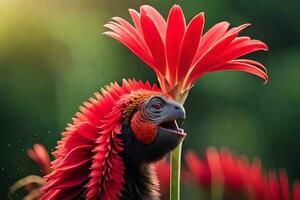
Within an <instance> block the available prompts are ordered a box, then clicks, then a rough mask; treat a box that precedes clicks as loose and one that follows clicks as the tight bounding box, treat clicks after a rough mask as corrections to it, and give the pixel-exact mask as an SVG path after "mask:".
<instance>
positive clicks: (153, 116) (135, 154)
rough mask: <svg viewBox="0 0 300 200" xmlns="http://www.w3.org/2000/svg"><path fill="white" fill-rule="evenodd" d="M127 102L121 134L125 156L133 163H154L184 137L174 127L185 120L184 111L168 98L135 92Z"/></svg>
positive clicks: (150, 93) (181, 130) (181, 131)
mask: <svg viewBox="0 0 300 200" xmlns="http://www.w3.org/2000/svg"><path fill="white" fill-rule="evenodd" d="M127 98H128V100H127V102H126V104H125V106H124V109H123V118H124V121H123V125H122V133H123V134H121V137H122V139H123V144H124V148H125V150H124V153H125V155H126V156H129V157H130V158H131V159H133V160H134V161H135V162H153V161H157V160H159V159H161V158H162V157H163V156H164V155H166V154H167V153H168V152H170V151H171V150H173V149H174V148H175V147H176V146H177V145H178V144H179V143H180V142H181V141H182V139H183V138H184V137H185V135H186V134H185V133H184V131H183V129H181V128H179V126H178V124H177V121H178V120H180V121H182V120H184V119H185V110H184V108H183V106H182V105H181V104H179V103H178V102H176V101H175V100H173V99H172V98H171V97H170V96H168V95H165V94H163V93H160V92H145V91H137V92H134V93H131V94H129V96H128V97H127Z"/></svg>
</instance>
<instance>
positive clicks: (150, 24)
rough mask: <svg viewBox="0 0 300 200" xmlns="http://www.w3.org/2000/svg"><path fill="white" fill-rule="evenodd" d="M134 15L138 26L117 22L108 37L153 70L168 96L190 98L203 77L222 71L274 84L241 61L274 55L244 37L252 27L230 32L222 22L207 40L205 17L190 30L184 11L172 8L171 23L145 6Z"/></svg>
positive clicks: (262, 71)
mask: <svg viewBox="0 0 300 200" xmlns="http://www.w3.org/2000/svg"><path fill="white" fill-rule="evenodd" d="M129 12H130V15H131V18H132V20H133V23H134V26H132V25H131V24H130V23H128V22H127V21H126V20H124V19H122V18H120V17H114V18H112V19H113V20H112V21H110V22H109V23H108V24H106V25H105V27H107V28H109V29H110V31H107V32H105V33H104V34H105V35H108V36H110V37H112V38H114V39H116V40H118V41H119V42H121V43H122V44H124V45H125V46H127V47H128V48H129V49H130V50H131V51H132V52H133V53H134V54H136V55H137V56H138V57H139V58H141V59H142V60H143V61H144V62H145V63H146V64H147V65H149V66H150V67H151V68H152V69H153V70H154V71H155V73H156V74H157V77H158V80H159V82H160V85H161V88H162V90H163V91H164V92H168V93H170V92H172V90H179V91H175V92H177V93H178V92H179V93H184V92H186V91H187V90H189V89H190V88H191V87H192V86H193V85H194V82H195V81H196V80H197V79H198V78H199V77H201V76H202V75H204V74H206V73H208V72H214V71H222V70H239V71H244V72H248V73H250V74H254V75H256V76H259V77H261V78H262V79H264V80H268V76H267V72H266V68H265V67H264V66H263V65H262V64H261V63H259V62H256V61H253V60H249V59H238V58H239V57H241V56H244V55H247V54H249V53H252V52H255V51H258V50H264V51H266V50H268V47H267V45H266V44H264V43H263V42H261V41H259V40H254V39H251V38H250V37H238V35H239V33H240V32H241V31H242V30H244V29H245V28H246V27H248V26H249V25H250V24H243V25H241V26H238V27H234V28H231V29H228V28H229V23H228V22H220V23H218V24H216V25H214V26H213V27H212V28H210V29H209V30H208V31H207V32H206V33H204V34H203V28H204V23H205V19H204V13H203V12H202V13H199V14H198V15H196V16H195V17H194V18H193V19H192V20H191V21H190V22H189V24H188V25H186V21H185V17H184V14H183V12H182V9H181V8H180V6H178V5H174V6H173V7H172V9H171V10H170V12H169V16H168V19H167V21H166V20H165V19H164V18H163V17H162V16H161V15H160V13H159V12H158V11H157V10H155V8H153V7H151V6H148V5H144V6H141V8H140V13H138V12H137V11H135V10H133V9H129Z"/></svg>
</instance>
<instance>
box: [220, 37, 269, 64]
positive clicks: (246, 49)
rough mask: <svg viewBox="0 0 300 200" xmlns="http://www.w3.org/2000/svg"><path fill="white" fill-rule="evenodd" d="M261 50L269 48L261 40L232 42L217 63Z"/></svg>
mask: <svg viewBox="0 0 300 200" xmlns="http://www.w3.org/2000/svg"><path fill="white" fill-rule="evenodd" d="M259 50H264V51H267V50H268V47H267V45H266V44H265V43H263V42H261V41H259V40H244V41H240V42H235V43H234V42H232V44H230V45H229V46H228V47H227V48H226V50H225V51H224V52H223V53H222V54H220V56H219V59H217V63H224V62H227V61H229V60H233V59H236V58H239V57H241V56H243V55H246V54H249V53H252V52H255V51H259Z"/></svg>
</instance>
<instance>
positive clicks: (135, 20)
mask: <svg viewBox="0 0 300 200" xmlns="http://www.w3.org/2000/svg"><path fill="white" fill-rule="evenodd" d="M129 13H130V15H131V18H132V21H133V23H134V26H135V28H136V30H137V32H138V34H139V35H141V36H142V35H143V31H142V27H141V22H140V14H139V13H138V12H137V11H136V10H134V9H129Z"/></svg>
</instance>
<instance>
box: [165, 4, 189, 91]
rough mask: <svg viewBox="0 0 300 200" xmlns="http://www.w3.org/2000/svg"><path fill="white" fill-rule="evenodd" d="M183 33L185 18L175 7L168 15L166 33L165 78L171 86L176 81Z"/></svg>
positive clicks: (177, 7) (179, 9)
mask: <svg viewBox="0 0 300 200" xmlns="http://www.w3.org/2000/svg"><path fill="white" fill-rule="evenodd" d="M184 32H185V18H184V15H183V12H182V10H181V8H180V6H177V5H175V6H173V8H172V9H171V11H170V13H169V17H168V25H167V33H166V54H167V59H168V72H167V76H168V80H169V81H170V83H169V84H171V85H172V84H174V82H175V80H177V78H176V77H177V67H178V66H177V63H178V60H179V52H180V48H181V43H182V39H183V35H184Z"/></svg>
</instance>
